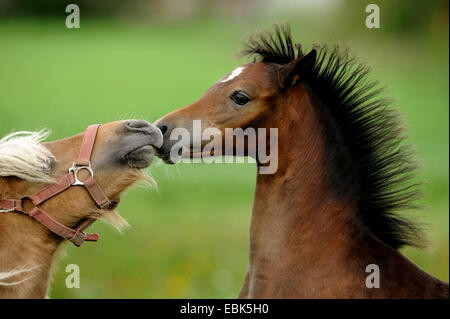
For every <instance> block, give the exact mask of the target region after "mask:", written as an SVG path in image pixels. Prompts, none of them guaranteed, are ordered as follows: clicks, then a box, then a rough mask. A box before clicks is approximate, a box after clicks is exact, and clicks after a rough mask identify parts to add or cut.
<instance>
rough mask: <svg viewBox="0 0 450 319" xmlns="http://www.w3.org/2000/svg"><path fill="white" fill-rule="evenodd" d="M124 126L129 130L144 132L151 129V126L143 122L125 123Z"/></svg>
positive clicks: (131, 121) (132, 121)
mask: <svg viewBox="0 0 450 319" xmlns="http://www.w3.org/2000/svg"><path fill="white" fill-rule="evenodd" d="M126 126H127V127H128V128H129V129H131V130H138V131H145V130H147V129H148V128H150V127H151V124H150V123H148V122H147V121H144V120H130V121H127V123H126Z"/></svg>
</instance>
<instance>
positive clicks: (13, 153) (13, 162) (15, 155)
mask: <svg viewBox="0 0 450 319" xmlns="http://www.w3.org/2000/svg"><path fill="white" fill-rule="evenodd" d="M49 134H50V132H49V131H48V130H41V131H39V132H27V131H20V132H15V133H12V134H9V135H7V136H5V137H4V138H2V139H1V140H0V177H5V176H17V177H19V178H22V179H24V180H27V181H30V182H34V183H49V182H52V181H53V180H52V179H51V178H50V176H49V173H50V168H51V167H50V165H51V163H52V161H53V160H54V156H53V155H52V153H50V151H49V150H48V149H47V148H46V147H45V146H43V145H42V144H41V142H42V141H43V140H45V139H46V138H47V137H48V136H49Z"/></svg>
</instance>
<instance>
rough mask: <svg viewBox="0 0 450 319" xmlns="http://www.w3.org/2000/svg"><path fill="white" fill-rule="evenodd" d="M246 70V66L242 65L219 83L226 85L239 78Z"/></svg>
mask: <svg viewBox="0 0 450 319" xmlns="http://www.w3.org/2000/svg"><path fill="white" fill-rule="evenodd" d="M245 68H246V65H242V66H239V67H237V68H236V69H234V70H233V71H231V72H230V73H228V74H227V75H225V76H224V77H223V78H221V79H220V80H219V83H225V82H228V81H231V80H233V79H235V78H237V77H238V76H239V75H240V74H241V73H242V72H243V71H244V70H245Z"/></svg>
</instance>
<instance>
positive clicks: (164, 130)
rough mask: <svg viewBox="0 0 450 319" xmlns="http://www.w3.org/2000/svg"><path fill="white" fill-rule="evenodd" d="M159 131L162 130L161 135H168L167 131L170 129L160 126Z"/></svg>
mask: <svg viewBox="0 0 450 319" xmlns="http://www.w3.org/2000/svg"><path fill="white" fill-rule="evenodd" d="M159 129H160V130H161V133H162V134H163V135H166V133H167V130H168V129H169V128H168V127H167V125H161V126H159Z"/></svg>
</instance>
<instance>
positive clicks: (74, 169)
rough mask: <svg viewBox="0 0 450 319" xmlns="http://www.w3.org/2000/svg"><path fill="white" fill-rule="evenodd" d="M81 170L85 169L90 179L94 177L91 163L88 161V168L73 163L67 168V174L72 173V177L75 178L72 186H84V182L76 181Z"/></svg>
mask: <svg viewBox="0 0 450 319" xmlns="http://www.w3.org/2000/svg"><path fill="white" fill-rule="evenodd" d="M82 169H85V170H87V171H88V172H89V174H90V175H91V177H94V171H93V170H92V166H91V162H90V161H89V165H88V166H78V165H77V164H76V163H73V164H72V166H71V167H70V168H69V173H73V176H74V177H75V182H74V183H73V184H72V186H78V185H79V186H84V182H82V181H80V180H79V179H78V172H79V171H81V170H82Z"/></svg>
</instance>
